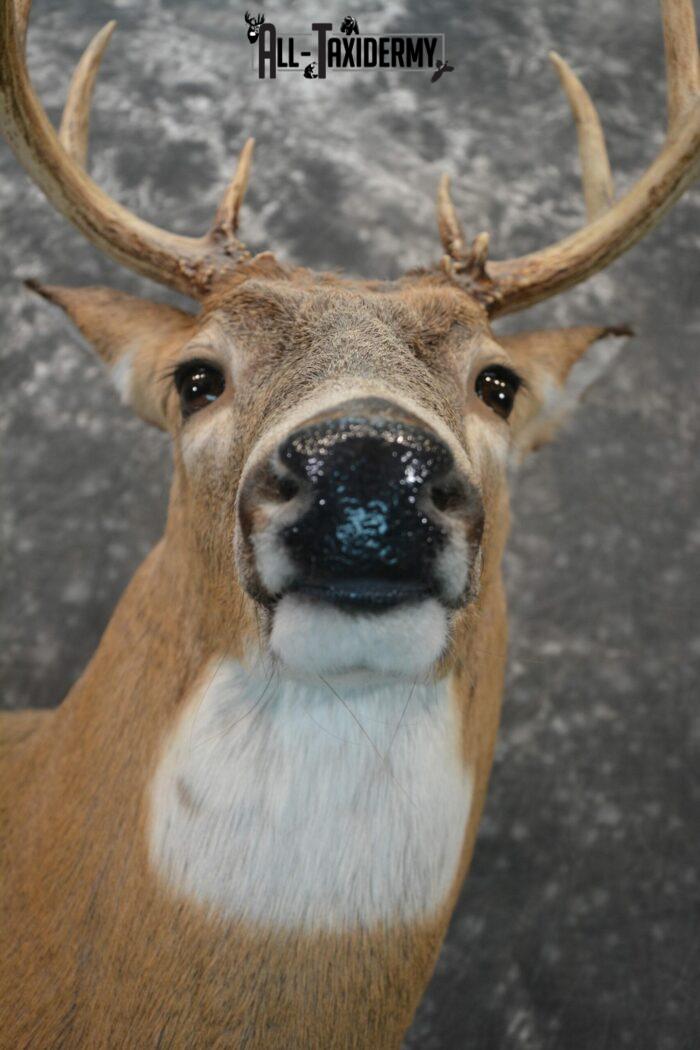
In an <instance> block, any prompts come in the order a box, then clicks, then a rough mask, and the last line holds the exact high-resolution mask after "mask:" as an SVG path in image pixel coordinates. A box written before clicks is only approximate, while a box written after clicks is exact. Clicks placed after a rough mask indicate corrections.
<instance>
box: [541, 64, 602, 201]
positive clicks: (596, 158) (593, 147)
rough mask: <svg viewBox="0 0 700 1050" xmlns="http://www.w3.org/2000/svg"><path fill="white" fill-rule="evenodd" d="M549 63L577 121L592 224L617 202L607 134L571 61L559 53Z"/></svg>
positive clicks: (584, 186) (584, 192)
mask: <svg viewBox="0 0 700 1050" xmlns="http://www.w3.org/2000/svg"><path fill="white" fill-rule="evenodd" d="M549 60H550V62H551V63H552V65H553V66H554V68H555V69H556V71H557V73H558V74H559V79H560V81H561V85H562V87H563V88H564V91H565V92H566V97H567V99H568V100H569V105H570V106H571V112H572V113H573V115H574V120H575V122H576V132H577V134H578V153H579V159H580V162H581V182H582V184H583V198H584V201H585V203H586V214H587V215H588V221H589V222H592V221H593V220H594V219H597V218H598V217H599V216H600V215H603V213H604V212H606V211H607V210H608V208H609V207H610V205H611V204H612V201H613V177H612V172H611V171H610V161H609V160H608V151H607V149H606V146H605V135H604V134H603V128H602V126H601V123H600V118H599V116H598V113H597V111H596V108H595V106H594V105H593V102H592V101H591V97H590V95H589V94H588V92H587V91H586V89H585V87H584V86H583V84H582V83H581V81H580V80H579V78H578V77H577V76H576V74H575V73H574V71H573V70H572V69H571V67H570V66H569V64H568V62H565V61H564V59H563V58H562V57H561V55H558V54H557V53H556V51H550V52H549Z"/></svg>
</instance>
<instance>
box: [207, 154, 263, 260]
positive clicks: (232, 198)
mask: <svg viewBox="0 0 700 1050" xmlns="http://www.w3.org/2000/svg"><path fill="white" fill-rule="evenodd" d="M254 146H255V139H253V138H250V139H248V140H247V141H246V143H245V145H244V146H243V149H242V150H241V152H240V154H239V157H238V164H237V165H236V171H235V173H234V176H233V178H232V179H231V181H230V183H229V184H228V187H227V189H226V192H225V194H224V196H223V197H222V198H221V203H220V205H219V207H218V209H217V212H216V215H215V216H214V222H213V224H212V227H211V229H210V230H209V234H208V237H209V238H210V240H212V241H225V242H230V241H235V240H236V231H237V229H238V213H239V212H240V210H241V205H242V204H243V198H244V196H245V191H246V188H247V186H248V177H249V176H250V166H251V164H252V162H253V148H254Z"/></svg>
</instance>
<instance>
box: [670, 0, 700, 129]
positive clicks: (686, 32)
mask: <svg viewBox="0 0 700 1050" xmlns="http://www.w3.org/2000/svg"><path fill="white" fill-rule="evenodd" d="M662 14H663V23H664V47H665V51H666V82H667V89H666V94H667V99H666V104H667V110H668V131H669V134H672V133H673V132H674V131H675V129H676V126H677V125H678V123H679V122H680V121H681V120H682V118H683V116H684V114H685V112H686V110H687V109H688V108H689V107H690V106H691V105H692V104H693V101H694V100H695V99H696V98H697V96H698V94H699V93H700V72H699V70H698V46H697V35H696V31H695V11H694V10H693V4H692V0H691V2H689V3H686V2H684V0H667V2H666V3H663V4H662Z"/></svg>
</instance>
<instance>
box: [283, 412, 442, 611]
mask: <svg viewBox="0 0 700 1050" xmlns="http://www.w3.org/2000/svg"><path fill="white" fill-rule="evenodd" d="M278 454H279V457H280V460H281V462H282V464H283V465H284V467H286V468H287V471H288V472H289V474H291V475H292V476H293V479H294V483H295V484H296V485H298V486H299V488H300V489H301V490H302V492H304V493H305V494H306V501H305V510H304V511H303V513H302V515H301V517H300V518H299V519H298V520H297V521H295V522H294V523H293V524H291V525H288V526H287V527H286V528H285V529H284V530H283V532H282V539H283V542H284V544H285V546H286V548H287V551H288V552H289V554H290V555H291V557H292V560H293V562H294V564H295V566H296V568H297V570H298V572H299V581H298V583H297V585H296V587H295V589H296V590H300V591H303V592H305V593H307V594H310V595H315V596H317V597H322V598H325V599H326V600H329V601H333V602H334V603H335V604H339V605H348V606H352V607H354V608H357V607H363V606H364V607H367V608H376V607H385V606H388V605H394V604H398V603H399V602H401V601H406V600H409V599H410V598H412V597H415V598H418V597H422V596H425V595H428V594H430V593H431V591H432V590H433V587H434V579H433V574H434V562H435V557H436V555H437V553H438V552H439V551H440V550H441V549H442V547H443V545H444V543H445V541H446V533H445V529H444V519H443V522H442V523H441V522H440V520H439V519H440V517H441V515H440V514H439V513H437V514H436V513H435V512H436V510H439V511H444V510H446V509H447V508H448V506H449V505H450V504H451V503H454V502H456V501H457V502H458V501H459V499H460V498H462V493H461V492H460V486H459V482H458V481H457V480H456V479H455V472H454V470H453V457H452V453H451V452H450V450H449V448H448V447H447V445H446V444H445V443H444V442H443V441H441V440H440V438H438V437H437V435H435V434H434V433H431V432H429V431H427V430H424V429H421V428H420V427H418V426H413V425H411V424H410V423H408V422H405V421H400V420H397V419H384V420H382V419H377V418H376V416H375V417H374V418H365V417H363V416H357V415H355V414H352V415H345V416H343V417H341V418H337V419H331V420H326V421H324V422H319V423H316V424H312V425H310V426H307V427H304V428H303V429H301V430H298V431H296V433H294V434H292V435H291V436H290V437H289V438H288V439H287V440H286V441H285V442H284V443H283V444H282V445H281V446H280V448H279V449H278ZM289 474H288V475H287V477H289Z"/></svg>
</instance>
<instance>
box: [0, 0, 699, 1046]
mask: <svg viewBox="0 0 700 1050" xmlns="http://www.w3.org/2000/svg"><path fill="white" fill-rule="evenodd" d="M265 13H266V14H267V16H268V19H269V20H271V21H274V22H276V24H277V25H278V27H279V28H280V29H286V30H291V31H294V30H298V31H302V30H304V29H306V28H307V27H308V26H309V24H310V22H311V21H312V20H314V19H315V18H318V17H319V16H320V15H325V16H327V17H330V19H331V20H332V21H333V22H334V23H335V24H336V25H337V24H338V22H339V20H340V18H341V17H342V16H343V15H344V14H347V13H351V14H353V15H355V16H356V17H357V18H358V19H359V21H360V26H361V28H362V29H363V30H364V31H367V32H369V31H373V30H374V31H380V30H389V29H391V30H394V31H397V32H401V31H404V32H406V31H408V32H410V31H414V32H416V31H425V30H431V31H440V32H444V33H446V34H447V41H448V46H447V53H448V56H449V58H450V59H451V60H452V61H453V62H454V64H455V66H456V70H455V72H454V73H452V74H450V75H449V76H444V77H443V78H442V80H441V81H440V83H439V84H437V85H430V83H429V77H428V76H427V75H425V74H415V73H410V74H398V73H376V74H373V73H364V74H353V75H350V74H343V75H342V76H341V75H337V76H336V77H335V78H333V79H329V80H327V81H326V82H309V81H304V80H303V78H302V77H301V75H300V74H299V75H294V76H291V77H290V76H289V75H286V76H280V78H279V79H278V80H277V81H276V82H272V81H264V82H259V81H258V80H257V79H255V78H254V77H253V75H252V73H251V71H250V68H249V63H250V50H249V45H248V43H247V41H246V39H245V35H244V28H245V27H244V23H243V19H242V14H243V8H242V7H239V6H234V5H232V4H230V3H227V2H223V0H216V2H214V0H207V2H206V3H205V2H204V0H200V2H188V3H184V2H179V0H177V2H176V0H140V2H139V0H114V2H112V3H109V2H106V0H64V2H62V3H49V2H47V0H45V2H37V4H36V7H35V13H34V17H33V25H32V30H31V33H30V46H29V54H30V61H31V68H32V72H33V76H34V81H35V83H36V85H37V86H38V89H39V91H40V93H41V95H42V98H43V99H44V100H45V103H46V106H47V108H48V111H49V114H50V115H51V117H52V118H54V119H56V118H57V117H58V114H59V108H60V105H61V102H62V99H63V97H64V92H65V88H66V84H67V78H68V75H69V71H70V70H71V69H72V67H73V65H74V63H75V61H76V60H77V58H78V55H79V53H80V51H81V49H82V48H83V46H84V45H85V44H86V43H87V41H88V39H89V37H90V36H91V35H92V33H93V32H95V30H96V29H98V28H99V27H100V26H101V25H102V24H103V23H104V22H105V21H106V20H107V19H110V18H116V19H117V20H118V21H119V28H118V30H117V33H116V35H115V37H114V39H113V41H112V44H111V45H110V49H109V51H108V53H107V56H106V58H105V61H104V67H103V73H102V76H101V80H100V86H99V87H98V91H97V96H96V115H95V119H94V134H93V156H94V173H95V176H96V178H97V180H98V181H99V182H100V183H101V184H102V185H103V186H105V187H106V188H107V189H108V190H109V191H110V192H111V193H112V194H113V195H114V196H116V197H117V198H118V199H119V200H121V201H123V202H124V203H125V204H127V205H129V206H130V207H132V208H133V209H134V210H135V211H137V212H138V213H139V214H141V215H143V216H144V217H147V218H149V219H151V220H153V221H155V222H157V223H160V224H162V225H166V226H170V227H171V228H173V229H175V230H178V231H182V232H188V233H190V232H200V231H201V230H203V229H204V228H205V226H206V225H207V222H208V220H209V219H210V217H211V215H212V214H213V209H214V207H215V203H216V201H217V197H218V195H219V193H220V192H221V190H222V188H223V186H224V184H225V180H226V176H227V174H228V173H229V172H230V168H231V158H232V157H233V155H234V154H235V152H236V151H237V149H238V148H239V147H240V145H241V144H242V142H243V141H244V139H245V137H246V136H247V135H249V134H255V135H256V137H257V139H258V154H257V165H256V168H255V174H254V178H253V180H252V185H251V187H250V190H249V194H248V198H247V204H246V207H245V209H244V233H245V235H246V236H247V239H248V241H249V243H250V244H251V246H252V247H254V248H262V247H266V246H273V247H274V248H275V249H277V251H278V252H279V254H280V255H281V256H282V257H284V258H288V259H293V260H296V261H299V262H303V263H306V264H308V265H311V266H315V267H317V268H328V267H343V268H345V269H346V270H349V271H351V272H354V273H361V274H365V275H367V276H370V275H371V276H392V275H395V274H397V273H398V272H399V271H400V270H401V269H402V268H403V267H405V266H411V265H415V264H420V263H422V262H424V261H427V260H429V259H431V258H432V257H435V256H436V254H437V236H436V232H435V224H434V217H433V197H434V192H435V187H436V183H437V179H438V175H439V173H440V172H441V171H442V170H443V169H446V170H448V171H450V172H452V173H453V174H454V175H455V176H456V186H455V197H456V200H457V203H458V205H459V207H460V210H461V213H462V215H463V216H464V218H465V221H466V222H467V224H468V225H469V227H470V228H471V230H473V231H476V230H480V229H482V228H484V227H488V228H490V229H491V231H492V235H493V238H492V239H493V244H494V254H495V255H496V256H498V255H503V254H517V253H519V252H522V251H525V250H528V249H531V248H534V247H535V246H537V245H538V244H540V243H542V242H547V241H548V240H551V239H553V238H555V237H558V236H561V235H563V234H565V233H567V232H569V231H571V230H573V229H575V228H576V226H577V224H578V223H579V222H580V221H581V217H582V208H581V203H580V198H579V193H578V186H577V167H576V160H575V145H574V133H573V129H572V122H571V120H570V117H569V115H568V112H567V110H566V106H565V102H564V100H563V97H562V95H561V92H560V89H559V87H558V82H557V81H556V78H555V77H554V75H553V73H552V72H551V70H550V69H549V66H548V64H547V62H546V58H545V55H546V52H547V50H548V49H549V48H550V47H553V46H556V47H557V48H558V50H560V51H561V52H562V53H563V54H564V55H565V56H567V57H568V58H569V60H570V61H571V62H572V64H573V66H574V68H575V69H577V70H578V71H579V72H580V73H582V74H583V75H584V77H585V80H586V83H587V85H588V86H589V89H590V90H591V92H592V93H593V95H594V97H595V98H596V99H597V100H598V101H599V103H600V108H601V111H602V115H603V119H604V122H605V125H606V127H607V131H608V137H609V142H610V147H611V154H612V160H613V166H614V168H615V169H616V172H617V179H618V185H619V187H620V188H622V189H624V188H626V187H627V186H629V184H630V182H631V180H632V179H633V178H634V176H635V175H637V174H638V173H639V172H640V171H641V169H642V167H643V166H644V165H645V164H646V163H647V162H648V161H649V160H650V158H651V157H652V156H653V154H654V152H655V150H656V149H657V148H658V147H659V145H660V143H661V141H662V137H663V118H664V96H663V72H662V68H663V67H662V42H661V33H660V25H659V17H658V11H657V8H656V4H655V3H654V2H653V0H588V2H587V3H586V4H580V3H574V0H570V2H568V3H567V2H563V0H520V2H515V0H467V2H464V0H462V2H458V0H442V2H438V3H434V4H432V5H431V6H430V8H428V7H427V6H426V5H420V4H419V3H418V2H417V0H393V2H392V3H389V4H386V5H384V6H383V8H382V9H381V10H375V9H373V8H372V6H370V5H368V4H366V3H364V2H362V3H360V2H358V3H354V4H353V5H352V8H351V9H350V10H346V8H345V6H342V7H341V5H339V4H338V3H335V2H333V3H331V4H330V5H328V4H326V5H323V8H322V6H321V5H320V4H318V3H317V2H315V0H303V2H298V3H291V4H290V3H286V4H285V5H283V6H282V5H280V8H279V10H276V9H268V8H267V7H265ZM0 177H1V181H0V212H1V215H0V220H1V221H0V229H1V230H2V235H1V240H0V271H1V286H0V296H1V308H0V327H1V332H2V341H1V351H2V373H1V375H2V383H1V385H0V394H1V396H2V422H1V425H2V446H3V452H4V455H3V470H2V489H1V492H2V515H3V530H4V532H3V551H4V566H3V581H2V582H3V588H2V603H3V604H2V636H1V638H2V640H1V645H0V658H1V660H2V665H3V677H4V687H3V689H4V698H5V703H6V704H7V705H8V706H11V707H19V706H22V705H24V704H35V705H45V704H53V703H55V702H57V701H58V700H59V699H60V698H61V697H62V696H63V695H64V694H65V692H66V690H67V689H68V687H69V686H70V685H71V683H72V682H73V681H74V680H75V678H76V676H77V675H78V674H79V673H80V670H81V668H82V667H83V665H84V664H85V662H86V660H87V659H88V657H89V655H90V653H91V652H92V650H93V649H94V647H95V645H96V643H97V641H98V639H99V637H100V634H101V632H102V630H103V628H104V626H105V624H106V622H107V620H108V618H109V616H110V612H111V609H112V608H113V606H114V603H115V602H116V600H117V598H118V596H119V594H120V592H121V591H122V589H123V587H124V585H125V583H126V581H127V580H128V578H129V577H130V575H131V573H132V572H133V570H134V568H135V567H136V565H137V564H138V563H139V561H140V559H141V558H142V557H143V556H144V554H145V553H146V551H147V550H148V549H149V548H150V546H151V545H152V544H153V542H154V541H155V540H156V538H157V537H158V535H159V533H160V531H161V528H162V525H163V520H164V509H165V498H166V492H167V487H168V477H169V473H170V467H169V458H168V451H167V447H166V443H165V441H164V439H162V438H161V436H160V435H158V434H156V433H155V432H152V431H150V430H148V429H146V428H145V427H143V426H142V425H141V424H140V423H138V422H137V421H136V420H135V419H132V418H131V417H130V416H129V415H128V414H127V412H126V411H125V410H123V409H121V408H120V407H119V406H118V404H117V401H116V399H115V397H114V396H113V394H112V391H111V389H110V387H109V385H108V382H107V379H106V378H105V376H104V375H103V373H102V372H101V370H100V367H99V366H98V365H97V363H96V362H95V361H94V360H93V359H92V358H91V356H90V354H89V353H88V352H87V351H86V350H85V349H84V348H83V347H82V346H81V345H80V344H79V341H78V339H77V338H76V337H75V335H74V334H73V333H72V332H71V331H70V330H69V329H68V327H67V326H66V325H65V324H64V322H63V321H62V319H61V317H60V316H58V314H57V313H56V312H53V311H52V310H51V309H50V308H48V307H47V306H46V305H45V304H42V303H41V302H40V301H38V300H36V299H34V298H32V297H30V296H29V294H28V293H25V292H24V291H23V290H22V288H21V286H20V284H19V280H20V278H22V277H28V276H35V277H38V278H40V279H45V280H51V281H56V282H65V283H76V284H77V283H81V282H84V283H94V282H109V283H113V284H115V285H117V286H119V287H121V288H124V289H127V290H137V291H141V292H142V293H144V294H153V295H154V296H155V297H160V298H163V297H164V294H165V293H163V292H162V291H159V290H158V289H156V288H155V287H149V286H147V285H146V284H145V282H141V281H139V280H137V279H136V278H134V277H132V276H130V275H129V274H127V273H126V272H121V271H119V270H118V269H117V267H116V266H115V265H114V264H112V263H109V262H107V261H105V260H104V259H102V258H101V257H100V256H99V255H98V254H97V252H96V251H94V250H93V249H92V248H90V247H88V246H87V245H86V244H84V243H83V242H82V240H81V238H80V237H79V236H78V234H76V233H75V232H73V231H72V230H70V229H68V227H67V225H66V224H65V222H64V221H63V220H61V219H60V218H59V217H58V216H54V215H53V214H52V212H51V210H50V208H49V207H48V205H46V204H45V203H44V201H43V199H42V198H41V196H40V195H39V193H38V192H37V191H36V190H35V189H34V188H32V187H31V186H30V184H29V182H28V180H27V178H26V177H25V176H24V175H23V174H22V173H21V172H20V171H19V170H18V167H17V165H16V163H15V161H14V158H13V157H12V156H11V155H10V152H9V150H8V149H7V148H6V147H5V146H4V144H3V145H2V146H0ZM698 201H699V197H698V194H697V192H696V193H694V194H690V195H689V196H688V197H687V198H686V200H685V201H684V202H683V203H682V204H680V205H679V206H677V207H676V209H675V211H674V212H673V213H672V214H671V215H670V216H669V217H667V218H666V220H665V222H664V223H663V225H662V227H661V228H660V229H659V230H657V231H656V232H654V233H652V234H651V235H650V236H648V237H647V238H646V240H645V241H644V242H643V244H642V245H641V246H638V247H637V248H635V249H634V250H633V251H632V252H631V253H630V254H629V255H628V256H627V257H626V258H625V259H624V260H622V261H620V262H618V263H617V264H616V265H615V266H614V267H613V268H612V269H611V270H610V271H608V272H607V273H606V274H604V275H602V276H599V277H597V278H596V279H594V280H593V281H590V282H589V283H588V284H587V285H586V286H585V287H583V288H579V289H576V290H574V291H573V292H570V293H569V294H567V295H565V296H563V297H562V298H560V299H558V300H557V301H556V302H554V303H548V304H544V305H543V306H541V307H539V308H538V309H537V310H535V311H532V312H531V315H530V316H529V317H527V318H518V319H517V321H518V323H520V324H524V325H527V326H533V325H535V324H547V323H553V324H574V323H577V322H590V321H595V322H597V321H600V320H602V321H605V322H619V321H630V322H632V323H633V324H634V325H635V327H636V329H637V331H638V333H639V334H638V336H637V338H636V339H635V340H634V341H633V343H631V344H629V346H628V349H627V350H626V352H625V353H624V354H623V355H621V356H620V357H619V358H618V360H617V362H616V364H615V365H614V367H613V369H612V371H611V372H610V374H609V375H608V377H607V378H606V379H604V380H603V381H601V382H599V383H598V384H597V386H596V387H595V388H594V389H593V391H592V392H591V394H590V396H589V398H588V401H587V404H586V405H585V406H584V409H583V410H582V411H580V413H579V415H578V416H577V418H576V420H575V421H574V422H573V423H572V424H571V425H570V427H569V428H568V430H567V432H566V433H565V434H564V435H563V436H562V437H561V438H560V440H559V442H558V443H557V444H556V445H555V446H552V447H550V448H548V449H547V450H545V451H543V452H541V453H540V454H539V455H537V456H536V457H534V458H533V460H532V461H531V462H530V463H529V464H528V465H527V466H526V468H525V469H524V471H523V472H522V473H521V475H520V478H519V480H518V482H517V486H516V491H515V493H514V510H515V515H514V516H515V522H514V528H513V536H512V540H511V544H510V551H509V554H508V558H507V578H508V588H509V592H510V598H511V618H512V645H511V657H510V671H509V682H508V690H507V696H506V704H505V716H504V725H503V730H502V733H501V737H500V746H499V750H498V757H497V761H496V765H495V772H494V778H493V783H492V789H491V794H490V798H489V803H488V807H487V812H486V816H485V819H484V822H483V825H482V829H481V835H480V840H479V844H478V848H477V851H476V857H475V861H474V866H473V870H472V873H471V877H470V878H469V880H468V882H467V884H466V887H465V889H464V892H463V895H462V898H461V901H460V904H459V907H458V909H457V912H456V915H455V918H454V922H453V925H452V929H451V932H450V935H449V937H448V939H447V942H446V944H445V946H444V949H443V952H442V956H441V959H440V962H439V965H438V969H437V973H436V975H435V979H434V981H433V984H432V985H431V987H430V989H429V992H428V994H427V996H426V998H425V1001H424V1003H423V1005H422V1007H421V1009H420V1011H419V1014H418V1016H417V1019H416V1022H415V1025H414V1028H413V1030H412V1034H411V1035H410V1037H409V1039H408V1041H407V1047H410V1048H421V1050H461V1048H467V1047H470V1048H477V1050H491V1048H499V1050H500V1048H503V1050H516V1048H517V1050H526V1048H527V1050H539V1048H563V1050H604V1048H606V1047H609V1048H619V1047H627V1046H629V1047H633V1048H634V1050H647V1048H648V1050H691V1048H692V1050H694V1048H695V1047H697V1046H698V1045H700V1007H699V1002H700V999H699V993H698V988H699V986H700V916H699V885H698V883H699V873H700V835H699V834H698V832H699V823H700V821H699V807H698V796H699V794H700V789H699V786H698V764H699V757H700V755H699V751H700V748H699V744H700V722H699V720H698V689H697V684H696V683H697V679H696V670H697V663H698V656H699V655H700V638H699V637H698V633H697V623H694V622H693V620H694V617H695V616H696V612H697V603H696V599H697V596H698V589H697V570H698V565H697V560H696V558H697V541H698V524H697V505H698V486H697V482H698V444H697V395H698V368H699V366H698V353H697V351H698V346H697V342H698V313H697V310H695V309H694V307H695V300H696V298H697V287H698V283H697V281H698V254H697V249H698V241H699V240H700V236H699V231H698V222H697V220H698ZM694 573H695V579H694V575H693V574H694Z"/></svg>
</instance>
